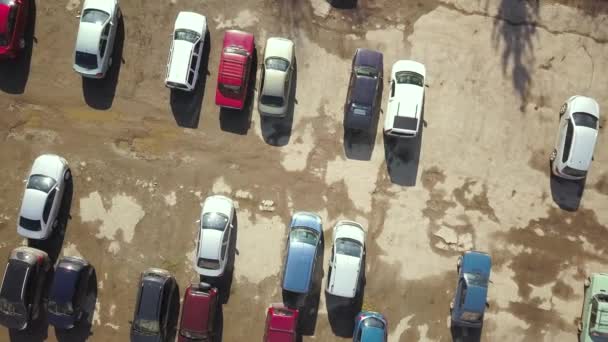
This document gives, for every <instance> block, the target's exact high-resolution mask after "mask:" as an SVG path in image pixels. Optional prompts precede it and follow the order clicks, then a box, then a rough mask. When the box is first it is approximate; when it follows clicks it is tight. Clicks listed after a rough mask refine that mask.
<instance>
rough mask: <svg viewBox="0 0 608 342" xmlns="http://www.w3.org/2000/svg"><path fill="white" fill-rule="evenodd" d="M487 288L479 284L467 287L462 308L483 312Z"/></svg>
mask: <svg viewBox="0 0 608 342" xmlns="http://www.w3.org/2000/svg"><path fill="white" fill-rule="evenodd" d="M487 295H488V289H487V288H486V287H480V286H470V287H468V288H467V296H466V298H465V301H464V310H465V311H471V312H484V311H485V308H486V300H487Z"/></svg>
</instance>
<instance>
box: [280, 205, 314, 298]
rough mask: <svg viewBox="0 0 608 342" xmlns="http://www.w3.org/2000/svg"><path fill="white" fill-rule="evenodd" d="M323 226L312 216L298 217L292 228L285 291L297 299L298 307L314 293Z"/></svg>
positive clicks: (294, 217) (305, 214)
mask: <svg viewBox="0 0 608 342" xmlns="http://www.w3.org/2000/svg"><path fill="white" fill-rule="evenodd" d="M322 235H323V224H322V222H321V218H320V217H319V216H318V215H316V214H313V213H307V212H298V213H295V214H294V215H293V217H292V219H291V223H290V225H289V237H288V239H287V256H286V260H285V269H284V270H283V286H282V287H283V291H284V292H286V293H287V294H288V295H294V296H295V298H296V303H295V305H296V306H302V305H303V302H304V301H305V299H306V296H307V295H308V293H309V291H310V290H311V287H312V283H313V279H314V272H315V265H316V263H317V262H316V261H317V255H318V250H319V246H320V245H321V238H322Z"/></svg>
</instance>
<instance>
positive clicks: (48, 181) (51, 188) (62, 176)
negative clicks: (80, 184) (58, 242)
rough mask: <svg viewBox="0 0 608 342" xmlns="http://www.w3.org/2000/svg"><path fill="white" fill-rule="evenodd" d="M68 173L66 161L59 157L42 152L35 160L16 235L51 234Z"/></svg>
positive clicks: (43, 237)
mask: <svg viewBox="0 0 608 342" xmlns="http://www.w3.org/2000/svg"><path fill="white" fill-rule="evenodd" d="M71 176H72V174H71V172H70V168H69V167H68V162H67V161H66V160H65V159H63V158H62V157H60V156H57V155H54V154H43V155H41V156H39V157H38V158H36V159H35V160H34V165H32V169H31V170H30V174H29V176H28V178H27V183H26V185H25V193H24V195H23V202H22V203H21V210H20V212H19V222H18V224H17V233H18V234H19V235H21V236H23V237H26V238H28V239H46V238H48V237H49V236H51V233H52V232H53V230H55V229H56V228H58V226H59V219H58V214H59V209H60V208H61V202H62V200H63V194H64V191H65V187H66V185H67V184H66V183H67V181H68V180H69V179H70V177H71Z"/></svg>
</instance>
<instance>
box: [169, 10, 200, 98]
mask: <svg viewBox="0 0 608 342" xmlns="http://www.w3.org/2000/svg"><path fill="white" fill-rule="evenodd" d="M206 34H207V18H206V17H205V16H204V15H200V14H198V13H194V12H179V14H178V15H177V19H176V20H175V26H174V29H173V41H172V43H171V50H170V52H169V61H168V62H167V77H166V78H165V85H166V86H167V87H168V88H174V89H180V90H185V91H192V90H194V88H195V86H196V81H197V80H198V74H199V69H200V66H201V57H202V55H203V46H204V45H205V35H206Z"/></svg>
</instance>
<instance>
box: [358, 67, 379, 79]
mask: <svg viewBox="0 0 608 342" xmlns="http://www.w3.org/2000/svg"><path fill="white" fill-rule="evenodd" d="M355 73H356V74H357V76H363V77H374V78H375V77H378V71H377V70H376V68H374V67H371V66H367V65H362V66H357V67H355Z"/></svg>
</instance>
